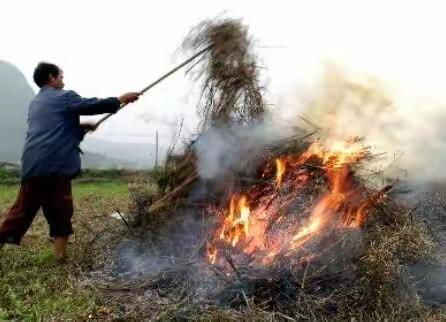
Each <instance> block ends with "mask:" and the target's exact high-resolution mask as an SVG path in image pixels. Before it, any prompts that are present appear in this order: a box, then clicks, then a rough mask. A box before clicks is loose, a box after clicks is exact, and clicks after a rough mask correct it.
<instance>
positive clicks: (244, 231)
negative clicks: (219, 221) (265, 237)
mask: <svg viewBox="0 0 446 322" xmlns="http://www.w3.org/2000/svg"><path fill="white" fill-rule="evenodd" d="M247 200H248V199H247V197H246V196H241V197H240V198H237V196H235V195H234V196H232V198H231V203H230V205H229V212H228V214H227V216H226V219H225V222H224V224H223V227H222V230H221V232H220V239H221V240H224V241H226V242H227V243H229V244H231V245H232V246H233V247H234V246H235V245H237V243H238V242H239V240H240V238H243V237H246V236H249V221H250V218H249V214H250V211H249V207H248V201H247Z"/></svg>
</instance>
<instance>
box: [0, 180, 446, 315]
mask: <svg viewBox="0 0 446 322" xmlns="http://www.w3.org/2000/svg"><path fill="white" fill-rule="evenodd" d="M129 180H131V179H130V177H129V176H128V174H125V175H123V174H122V173H119V172H105V173H88V174H86V175H84V176H83V177H82V178H80V179H79V180H76V181H75V182H74V184H73V190H74V200H75V217H74V228H75V235H74V236H73V238H72V241H71V244H70V258H69V260H68V261H67V262H66V263H64V264H58V263H57V262H56V261H55V258H54V256H53V254H52V244H51V243H50V241H49V238H48V227H47V225H46V223H45V220H44V217H43V216H42V214H39V215H38V217H37V219H36V221H35V222H34V224H33V226H32V228H31V229H30V231H29V232H28V234H27V235H26V236H25V238H24V239H23V243H22V245H21V246H20V247H14V246H9V245H8V246H6V247H5V248H4V249H3V250H1V251H0V321H4V320H27V321H28V320H31V321H47V320H86V319H89V318H93V319H112V318H118V319H119V318H121V319H130V320H141V319H143V318H147V317H149V316H153V315H152V313H149V312H155V311H156V312H157V313H156V315H155V316H156V319H157V320H158V319H159V320H171V319H177V320H178V319H179V320H184V319H186V318H192V319H194V318H200V319H203V320H219V321H222V320H234V319H235V320H239V319H243V320H249V321H251V320H259V321H260V320H265V319H271V320H287V319H288V317H287V316H285V315H281V314H280V313H276V314H275V315H271V314H270V313H268V312H263V311H261V310H259V309H258V308H256V307H251V306H250V305H248V308H247V309H246V310H245V311H244V312H243V313H241V312H236V311H234V310H232V311H230V310H224V309H222V308H219V307H203V306H201V305H200V306H188V305H182V302H183V301H180V302H163V301H164V300H163V299H160V298H159V296H158V297H157V296H156V294H152V293H151V292H150V291H149V290H146V289H141V290H139V289H135V290H132V291H124V290H123V291H118V292H116V291H112V290H107V289H105V288H102V289H101V286H100V284H99V283H95V282H92V280H94V277H92V276H94V273H95V271H96V270H98V269H100V268H101V263H103V262H105V261H107V258H110V255H111V253H110V249H111V248H113V243H114V241H117V240H119V239H121V238H122V237H126V236H128V234H129V230H128V228H127V227H126V226H125V225H124V223H123V221H121V220H117V219H115V218H113V217H111V216H110V214H111V213H113V212H115V211H116V210H121V211H122V212H124V213H125V212H126V210H127V207H128V203H129V195H128V181H129ZM18 187H19V184H18V181H17V178H16V177H14V176H11V175H10V176H4V174H2V173H1V171H0V221H2V217H3V216H4V215H5V213H6V211H7V210H8V209H9V207H10V206H11V205H12V204H13V202H14V200H15V198H16V195H17V190H18ZM155 293H156V292H155ZM161 300H162V301H161ZM141 301H143V302H144V303H145V304H146V306H145V307H144V306H143V305H141V303H142V302H141ZM144 310H148V311H144ZM377 316H379V315H377ZM273 317H274V318H273ZM394 317H395V316H393V318H394ZM444 318H445V313H444V311H443V310H440V311H428V312H425V315H424V319H426V320H443V319H444ZM389 320H392V318H389Z"/></svg>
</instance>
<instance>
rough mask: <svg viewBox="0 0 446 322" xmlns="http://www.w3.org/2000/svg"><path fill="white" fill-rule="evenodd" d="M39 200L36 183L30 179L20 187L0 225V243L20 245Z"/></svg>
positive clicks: (39, 190) (35, 212)
mask: <svg viewBox="0 0 446 322" xmlns="http://www.w3.org/2000/svg"><path fill="white" fill-rule="evenodd" d="M40 199H41V189H40V187H39V184H38V182H36V181H35V180H32V179H31V180H30V181H27V182H26V183H24V184H22V185H21V187H20V191H19V195H18V197H17V200H16V202H15V203H14V205H13V206H12V207H11V209H10V210H9V212H8V213H7V214H6V217H5V219H4V221H3V223H2V224H1V225H0V243H9V244H17V245H19V244H20V241H21V240H22V237H23V235H25V233H26V232H27V231H28V229H29V227H30V226H31V223H32V222H33V220H34V218H35V216H36V214H37V211H38V210H39V208H40V203H41V200H40Z"/></svg>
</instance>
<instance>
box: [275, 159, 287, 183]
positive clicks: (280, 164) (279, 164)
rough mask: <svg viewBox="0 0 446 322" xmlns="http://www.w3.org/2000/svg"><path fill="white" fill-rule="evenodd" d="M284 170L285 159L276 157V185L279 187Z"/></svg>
mask: <svg viewBox="0 0 446 322" xmlns="http://www.w3.org/2000/svg"><path fill="white" fill-rule="evenodd" d="M285 170H286V160H285V159H281V158H278V159H276V187H277V188H279V187H280V185H281V184H282V177H283V175H284V174H285Z"/></svg>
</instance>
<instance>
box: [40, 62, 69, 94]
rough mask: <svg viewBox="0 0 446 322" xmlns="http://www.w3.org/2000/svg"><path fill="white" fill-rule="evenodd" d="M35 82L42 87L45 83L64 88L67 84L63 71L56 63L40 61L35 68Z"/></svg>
mask: <svg viewBox="0 0 446 322" xmlns="http://www.w3.org/2000/svg"><path fill="white" fill-rule="evenodd" d="M33 77H34V82H35V83H36V84H37V86H39V87H40V88H42V87H43V86H45V85H48V86H51V87H54V88H57V89H62V88H63V87H64V86H65V84H64V82H63V71H62V70H61V69H60V68H59V67H57V66H56V65H54V64H50V63H39V64H38V65H37V67H36V69H35V70H34V75H33Z"/></svg>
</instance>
